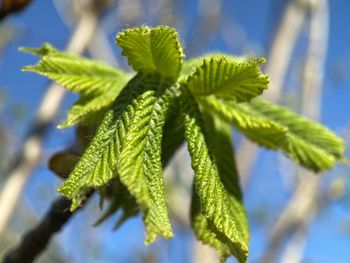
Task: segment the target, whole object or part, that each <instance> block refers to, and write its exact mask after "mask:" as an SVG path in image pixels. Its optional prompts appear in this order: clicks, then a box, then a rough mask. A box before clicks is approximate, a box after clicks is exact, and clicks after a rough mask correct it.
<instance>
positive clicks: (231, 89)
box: [186, 56, 269, 102]
mask: <svg viewBox="0 0 350 263" xmlns="http://www.w3.org/2000/svg"><path fill="white" fill-rule="evenodd" d="M262 62H265V60H264V59H256V60H243V59H241V58H239V59H236V58H232V57H226V56H221V57H220V56H214V57H212V58H210V59H204V61H203V64H202V65H201V66H200V67H199V68H197V70H196V71H195V72H194V73H192V74H191V75H190V76H189V77H188V78H187V81H186V82H187V86H188V88H189V90H190V91H191V92H192V94H193V95H195V97H200V96H208V95H215V96H216V97H217V98H222V99H230V100H234V101H236V102H244V101H249V100H251V99H252V98H254V97H256V96H258V95H260V94H261V93H262V92H263V90H264V89H267V84H268V83H269V79H268V76H267V75H264V74H262V73H261V72H260V67H259V65H260V63H262Z"/></svg>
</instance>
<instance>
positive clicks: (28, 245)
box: [3, 197, 78, 263]
mask: <svg viewBox="0 0 350 263" xmlns="http://www.w3.org/2000/svg"><path fill="white" fill-rule="evenodd" d="M71 203H72V202H71V201H70V200H68V199H66V198H64V197H59V198H57V199H56V200H55V201H54V202H53V203H52V205H51V207H50V209H49V211H48V212H47V213H46V215H45V216H44V218H43V220H42V221H41V222H40V223H39V224H38V225H37V226H36V227H35V228H33V229H32V230H30V231H29V232H27V233H26V234H25V235H24V236H23V238H22V241H21V243H20V244H19V245H18V246H17V247H16V248H14V249H12V250H10V251H9V252H8V253H7V254H6V255H5V257H4V260H3V263H30V262H33V261H34V260H35V258H36V257H37V256H38V255H39V254H40V253H41V252H43V251H44V250H45V248H46V246H47V245H48V243H49V241H50V239H51V238H52V236H53V235H54V234H55V233H57V232H59V231H60V230H61V228H62V227H63V226H64V224H66V223H67V221H68V220H69V219H70V218H71V217H72V215H73V214H74V213H75V212H76V211H78V210H75V211H74V212H71V211H70V206H71Z"/></svg>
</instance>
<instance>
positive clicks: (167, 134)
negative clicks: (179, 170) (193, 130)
mask: <svg viewBox="0 0 350 263" xmlns="http://www.w3.org/2000/svg"><path fill="white" fill-rule="evenodd" d="M180 107H181V104H180V101H179V97H175V98H174V99H173V101H172V104H171V106H170V109H169V113H168V116H167V119H166V121H165V124H164V128H163V138H162V164H163V167H166V166H167V164H168V163H169V161H170V160H171V157H172V156H173V155H174V153H175V152H176V150H177V149H178V148H179V147H180V146H181V145H182V143H183V142H184V141H185V131H184V125H183V119H182V116H181V114H179V109H180Z"/></svg>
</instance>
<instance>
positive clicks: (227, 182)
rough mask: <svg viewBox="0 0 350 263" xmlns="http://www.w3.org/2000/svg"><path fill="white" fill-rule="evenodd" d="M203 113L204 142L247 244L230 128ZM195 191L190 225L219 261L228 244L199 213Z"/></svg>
mask: <svg viewBox="0 0 350 263" xmlns="http://www.w3.org/2000/svg"><path fill="white" fill-rule="evenodd" d="M203 115H204V120H205V123H204V125H205V127H206V131H207V134H208V135H207V137H208V139H209V140H208V144H209V145H210V149H211V150H212V154H213V156H214V158H215V162H216V165H217V167H218V171H219V175H220V179H221V182H222V183H223V185H224V187H225V191H226V193H227V195H228V198H229V201H230V202H231V207H232V212H233V213H235V214H239V216H240V218H241V221H240V222H239V223H240V228H241V229H242V230H243V231H244V232H245V233H244V235H245V237H246V242H247V243H248V239H249V231H248V222H247V219H246V214H245V210H244V208H243V205H242V194H241V191H240V187H239V183H238V181H239V179H238V174H237V169H236V165H235V162H234V154H233V150H232V146H231V145H232V142H231V128H230V126H229V125H228V124H227V123H225V122H224V121H222V120H220V119H219V118H218V117H217V116H215V115H213V116H212V115H211V114H209V113H206V112H204V114H203ZM197 192H198V190H197V189H196V186H195V185H194V189H193V193H192V196H193V198H192V205H191V222H192V227H193V229H194V231H195V233H196V235H197V237H198V239H199V240H201V241H202V242H203V243H205V244H209V245H211V246H213V247H214V248H215V249H216V250H217V251H218V253H219V255H220V258H221V261H222V262H224V261H225V259H226V258H227V257H228V256H230V255H231V254H232V253H231V252H230V248H229V246H228V245H227V244H226V240H225V239H223V238H222V237H221V235H220V233H218V232H217V230H216V228H215V227H213V226H212V223H211V222H210V221H209V220H207V218H206V216H205V214H203V213H202V212H201V209H200V208H201V206H202V204H201V203H200V198H199V196H198V194H197Z"/></svg>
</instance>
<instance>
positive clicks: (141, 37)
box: [116, 26, 184, 79]
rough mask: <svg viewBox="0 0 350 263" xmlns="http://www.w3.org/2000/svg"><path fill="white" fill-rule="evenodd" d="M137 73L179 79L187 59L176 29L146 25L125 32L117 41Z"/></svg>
mask: <svg viewBox="0 0 350 263" xmlns="http://www.w3.org/2000/svg"><path fill="white" fill-rule="evenodd" d="M116 42H117V44H118V45H119V46H120V47H122V49H123V51H122V55H124V56H126V57H127V58H128V62H129V65H130V66H132V67H133V69H134V70H136V71H139V72H146V73H156V72H157V73H159V74H161V75H163V76H167V77H171V78H173V79H175V78H177V77H178V75H179V72H180V70H181V65H182V60H183V57H184V54H183V51H182V47H181V44H180V42H179V39H178V35H177V32H176V30H175V29H174V28H170V27H165V26H158V27H154V28H150V27H147V26H142V27H137V28H131V29H126V30H124V31H123V32H121V33H120V34H119V35H118V36H117V38H116Z"/></svg>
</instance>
